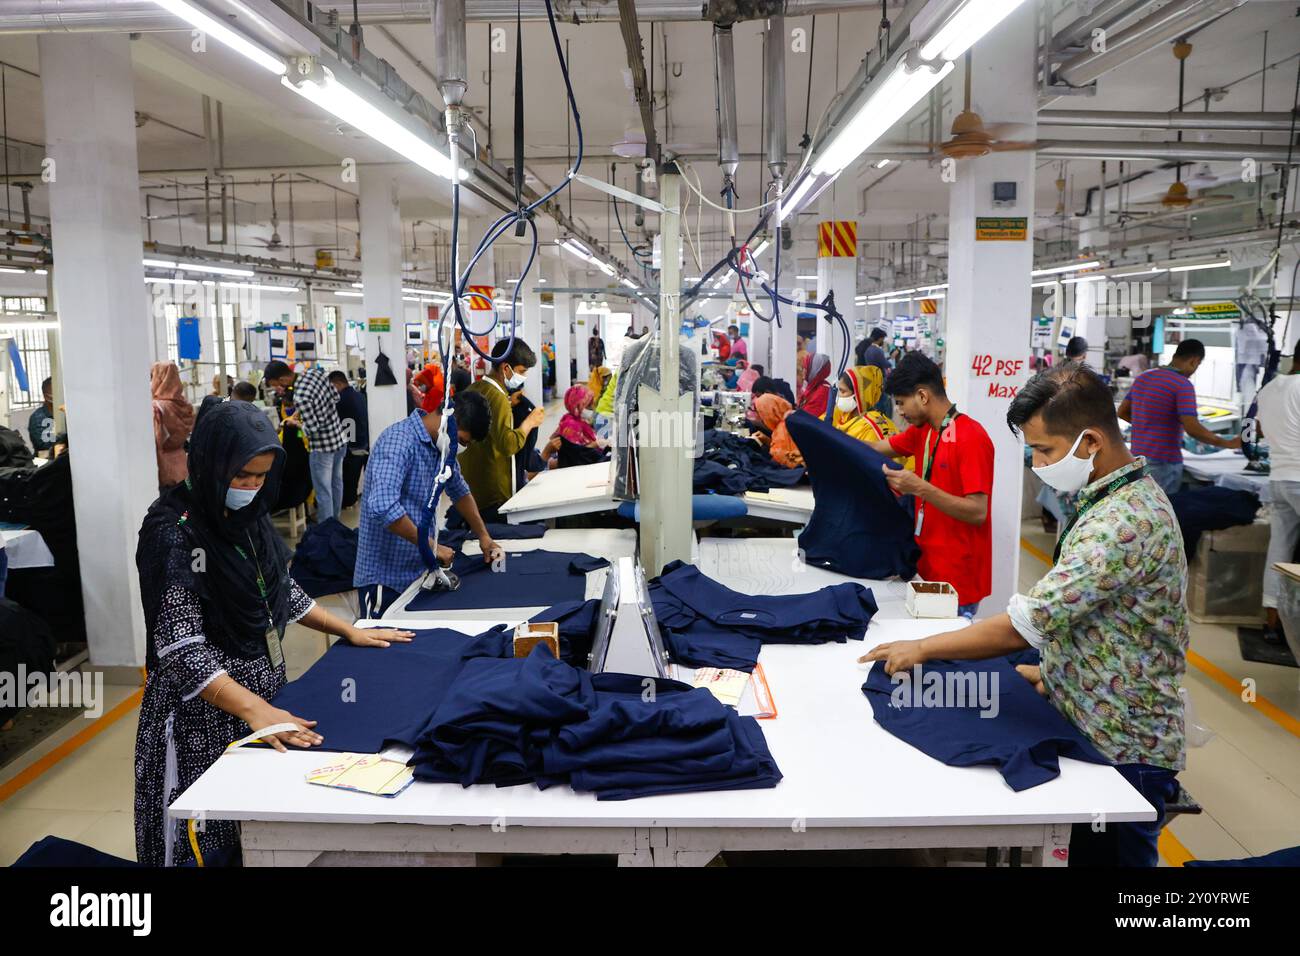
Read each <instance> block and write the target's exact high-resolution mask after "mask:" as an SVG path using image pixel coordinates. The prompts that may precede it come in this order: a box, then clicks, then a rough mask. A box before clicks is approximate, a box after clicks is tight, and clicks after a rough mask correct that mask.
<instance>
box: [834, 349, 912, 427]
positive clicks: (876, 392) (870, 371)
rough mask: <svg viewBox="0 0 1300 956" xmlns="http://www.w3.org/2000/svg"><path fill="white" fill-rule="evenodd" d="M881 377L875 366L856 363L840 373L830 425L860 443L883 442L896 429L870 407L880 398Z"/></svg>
mask: <svg viewBox="0 0 1300 956" xmlns="http://www.w3.org/2000/svg"><path fill="white" fill-rule="evenodd" d="M883 388H884V379H883V377H882V376H881V374H880V369H879V368H877V367H876V366H874V365H859V366H857V367H855V368H851V369H848V370H847V371H846V372H845V373H844V374H843V375H841V376H840V381H839V394H838V395H837V396H836V399H835V417H834V419H833V420H832V424H834V425H835V427H836V428H838V429H839V430H840V431H842V432H844V434H846V435H848V436H849V437H851V438H856V439H857V440H858V441H862V442H873V441H884V440H885V439H886V438H888V437H889V436H890V435H896V434H898V428H897V427H895V425H894V423H893V422H891V421H890V420H889V419H888V418H886V417H885V416H884V415H882V414H880V412H878V411H876V410H875V408H874V407H873V406H874V405H875V404H876V403H877V402H879V401H880V395H881V391H882V390H883Z"/></svg>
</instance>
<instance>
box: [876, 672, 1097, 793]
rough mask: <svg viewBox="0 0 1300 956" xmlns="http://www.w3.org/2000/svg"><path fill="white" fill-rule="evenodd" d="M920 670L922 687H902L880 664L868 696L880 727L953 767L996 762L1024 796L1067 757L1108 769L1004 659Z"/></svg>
mask: <svg viewBox="0 0 1300 956" xmlns="http://www.w3.org/2000/svg"><path fill="white" fill-rule="evenodd" d="M920 671H921V681H920V686H919V687H918V686H915V684H916V682H915V680H914V679H912V678H911V677H909V678H907V679H906V682H905V683H902V684H897V683H895V682H894V681H893V679H892V678H890V677H889V676H888V675H886V674H885V668H884V665H883V664H881V663H880V662H877V663H876V664H875V665H874V666H873V667H872V668H871V673H870V674H869V675H867V682H866V683H865V684H863V685H862V693H864V694H865V695H866V696H867V700H868V701H870V703H871V710H872V713H873V714H874V715H875V718H876V723H878V724H880V726H881V727H883V728H885V730H887V731H889V732H890V733H891V734H893V735H894V736H895V737H897V738H898V739H899V740H902V741H904V742H906V743H909V744H911V745H912V746H913V747H915V748H917V749H918V750H920V751H921V752H922V753H925V754H928V755H929V756H931V757H934V758H935V759H936V760H941V761H943V762H944V763H946V764H948V765H949V766H950V767H974V766H980V765H989V764H991V765H993V766H995V767H997V768H998V772H999V773H1001V774H1002V779H1004V780H1005V781H1006V782H1007V785H1008V786H1009V787H1011V789H1012V790H1017V791H1019V790H1027V789H1029V788H1030V787H1036V786H1038V784H1040V783H1046V782H1047V781H1049V780H1054V779H1056V777H1058V776H1060V773H1061V767H1060V762H1059V759H1060V758H1061V757H1073V758H1074V759H1075V760H1086V761H1088V762H1089V763H1103V764H1108V763H1110V761H1109V760H1107V759H1106V758H1105V757H1103V756H1102V755H1101V754H1100V753H1098V752H1097V750H1096V748H1094V747H1093V745H1092V744H1091V743H1090V742H1089V741H1088V739H1087V738H1086V737H1084V736H1083V735H1082V734H1081V733H1079V731H1078V730H1077V729H1076V728H1075V726H1074V725H1073V724H1071V723H1070V722H1069V721H1068V720H1066V718H1065V717H1063V716H1062V715H1061V713H1060V711H1058V710H1057V709H1056V708H1055V707H1053V706H1052V704H1051V703H1050V702H1049V701H1048V700H1047V699H1045V698H1044V697H1043V696H1042V695H1040V694H1039V693H1038V691H1036V690H1034V688H1033V686H1032V685H1031V684H1030V683H1029V681H1027V680H1025V679H1024V678H1023V677H1021V676H1020V675H1019V674H1018V673H1016V670H1015V668H1014V667H1013V666H1012V665H1011V663H1010V662H1009V661H1007V660H1006V659H1005V658H997V657H995V658H991V659H989V660H983V661H956V662H954V661H931V662H929V663H927V664H923V665H921V666H920ZM895 676H897V675H895ZM895 694H897V695H898V699H897V700H894V699H891V697H892V695H895ZM927 695H934V700H933V701H932V700H931V698H930V697H929V696H927ZM995 709H996V711H995ZM983 713H990V714H993V716H988V717H986V716H982V714H983Z"/></svg>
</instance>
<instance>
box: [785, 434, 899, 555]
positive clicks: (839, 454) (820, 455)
mask: <svg viewBox="0 0 1300 956" xmlns="http://www.w3.org/2000/svg"><path fill="white" fill-rule="evenodd" d="M785 424H786V428H788V429H789V430H790V437H791V438H793V439H794V442H795V444H796V445H798V446H799V451H800V452H801V453H802V454H803V457H804V462H805V463H806V464H807V466H808V476H809V478H810V479H811V480H812V489H813V513H812V517H811V518H809V519H808V525H807V526H806V527H805V528H804V529H803V531H802V532H801V533H800V534H799V548H800V549H801V550H802V551H803V558H804V561H806V562H807V563H808V564H812V565H816V566H817V567H822V568H828V569H830V570H831V571H838V572H839V573H840V574H847V575H848V576H849V577H853V578H873V579H876V580H882V579H884V578H891V577H894V576H898V577H900V578H902V579H903V580H907V579H909V578H911V577H912V575H913V574H915V573H916V562H917V561H918V560H919V559H920V557H921V549H920V548H919V547H917V544H916V538H915V535H914V524H913V518H912V515H911V513H910V512H909V511H908V510H907V509H906V508H905V507H904V506H903V505H902V504H900V502H899V499H898V498H897V497H896V496H895V495H894V493H893V491H891V490H890V488H889V483H888V482H886V481H885V475H884V472H883V471H882V470H881V469H882V467H888V468H897V467H899V466H898V465H897V464H896V463H895V462H893V461H891V460H890V459H888V458H886V457H885V456H884V455H881V454H878V453H877V452H875V451H874V450H872V449H871V448H868V447H867V445H866V444H865V443H863V442H860V441H858V440H857V439H856V438H852V437H850V436H849V435H846V434H845V433H844V432H842V431H840V430H839V429H837V428H835V427H833V426H831V425H829V424H827V423H826V422H824V421H822V420H821V419H819V418H814V417H813V416H812V415H809V414H808V413H807V412H795V413H794V414H793V415H791V416H790V417H789V418H787V419H786V420H785Z"/></svg>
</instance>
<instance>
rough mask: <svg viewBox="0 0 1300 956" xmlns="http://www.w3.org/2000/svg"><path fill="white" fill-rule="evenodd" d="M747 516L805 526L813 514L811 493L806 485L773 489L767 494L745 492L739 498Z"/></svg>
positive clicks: (810, 489)
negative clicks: (746, 510)
mask: <svg viewBox="0 0 1300 956" xmlns="http://www.w3.org/2000/svg"><path fill="white" fill-rule="evenodd" d="M740 498H741V500H742V501H743V502H745V507H746V509H748V511H749V514H750V515H752V516H753V517H755V518H772V519H774V520H776V521H789V522H791V523H792V524H797V525H805V524H807V523H808V519H809V518H811V517H812V513H813V492H812V488H810V487H809V486H808V485H796V486H794V487H793V488H773V489H772V490H771V491H769V492H762V493H756V492H753V491H747V492H745V493H744V494H743V495H741V496H740Z"/></svg>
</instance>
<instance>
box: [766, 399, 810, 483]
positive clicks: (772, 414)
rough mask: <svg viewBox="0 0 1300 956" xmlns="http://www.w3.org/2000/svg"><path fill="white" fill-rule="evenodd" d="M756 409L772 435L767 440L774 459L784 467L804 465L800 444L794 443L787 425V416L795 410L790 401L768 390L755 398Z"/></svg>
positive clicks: (769, 451)
mask: <svg viewBox="0 0 1300 956" xmlns="http://www.w3.org/2000/svg"><path fill="white" fill-rule="evenodd" d="M754 411H755V412H757V413H758V420H759V421H760V422H762V423H763V427H764V428H765V429H766V430H767V431H768V432H769V433H770V434H771V436H772V437H771V439H770V440H769V441H768V442H767V448H768V453H769V454H770V455H771V456H772V460H773V461H774V462H776V463H777V464H778V465H781V466H782V467H784V468H797V467H799V466H800V465H802V464H803V455H802V454H800V452H799V446H798V445H796V444H795V443H794V439H793V438H791V437H790V432H789V431H788V430H787V429H786V427H785V417H786V416H787V415H789V414H790V412H791V411H793V409H792V408H791V406H790V403H789V402H787V401H786V400H785V399H784V398H782V397H781V396H779V395H774V394H772V393H771V392H768V393H767V394H765V395H760V396H759V397H758V398H756V399H754Z"/></svg>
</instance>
